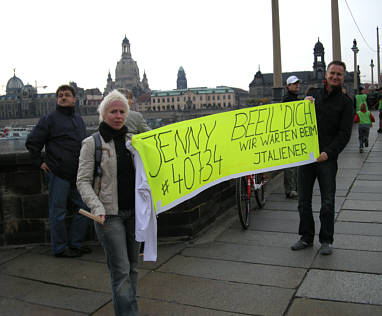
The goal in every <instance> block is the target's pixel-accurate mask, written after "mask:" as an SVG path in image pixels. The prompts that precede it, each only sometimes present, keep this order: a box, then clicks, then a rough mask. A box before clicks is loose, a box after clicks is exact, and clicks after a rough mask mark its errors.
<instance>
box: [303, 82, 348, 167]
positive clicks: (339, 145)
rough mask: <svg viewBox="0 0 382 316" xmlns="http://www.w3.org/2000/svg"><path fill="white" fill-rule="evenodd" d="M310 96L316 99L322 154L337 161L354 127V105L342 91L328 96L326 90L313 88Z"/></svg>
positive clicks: (337, 90)
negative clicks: (324, 153)
mask: <svg viewBox="0 0 382 316" xmlns="http://www.w3.org/2000/svg"><path fill="white" fill-rule="evenodd" d="M308 95H309V96H312V97H313V98H314V99H315V108H316V117H317V127H318V142H319V145H320V152H326V153H327V154H328V159H330V160H333V159H337V157H338V155H339V153H340V152H341V151H342V150H343V149H344V148H345V146H346V144H347V143H348V142H349V140H350V136H351V132H352V127H353V104H352V101H351V99H350V98H349V97H347V96H345V95H344V94H343V93H342V91H341V89H340V88H338V89H334V90H333V91H332V92H331V93H330V94H328V92H327V90H326V88H311V89H310V90H309V92H308Z"/></svg>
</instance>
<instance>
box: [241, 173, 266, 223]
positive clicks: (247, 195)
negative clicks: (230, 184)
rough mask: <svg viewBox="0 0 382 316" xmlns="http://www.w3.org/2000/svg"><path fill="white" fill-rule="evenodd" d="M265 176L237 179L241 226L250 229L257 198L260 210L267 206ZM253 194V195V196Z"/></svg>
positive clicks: (254, 175)
mask: <svg viewBox="0 0 382 316" xmlns="http://www.w3.org/2000/svg"><path fill="white" fill-rule="evenodd" d="M265 183H266V180H265V176H264V174H262V173H259V174H252V175H248V176H244V177H240V178H237V179H236V203H237V208H238V212H239V219H240V223H241V226H243V228H244V229H248V227H249V224H250V221H251V216H250V212H251V209H252V205H253V204H254V201H253V197H254V198H255V200H256V202H257V205H258V208H263V207H264V205H265V197H264V193H265ZM252 192H253V194H252Z"/></svg>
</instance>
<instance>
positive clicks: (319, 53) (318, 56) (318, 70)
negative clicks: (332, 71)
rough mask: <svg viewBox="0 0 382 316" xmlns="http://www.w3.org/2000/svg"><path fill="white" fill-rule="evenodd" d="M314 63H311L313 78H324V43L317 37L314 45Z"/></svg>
mask: <svg viewBox="0 0 382 316" xmlns="http://www.w3.org/2000/svg"><path fill="white" fill-rule="evenodd" d="M313 51H314V63H313V76H314V79H315V80H319V81H321V80H323V79H324V78H325V71H326V65H325V58H324V55H325V50H324V45H322V43H321V42H320V39H318V41H317V43H316V45H314V49H313Z"/></svg>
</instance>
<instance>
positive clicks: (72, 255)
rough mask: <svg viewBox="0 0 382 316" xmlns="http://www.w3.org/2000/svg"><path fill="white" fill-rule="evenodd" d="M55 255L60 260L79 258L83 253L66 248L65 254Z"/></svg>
mask: <svg viewBox="0 0 382 316" xmlns="http://www.w3.org/2000/svg"><path fill="white" fill-rule="evenodd" d="M54 255H55V257H59V258H77V257H81V256H82V252H81V251H79V250H78V249H70V248H65V250H64V251H63V252H60V253H55V254H54Z"/></svg>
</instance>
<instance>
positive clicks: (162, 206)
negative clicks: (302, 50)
mask: <svg viewBox="0 0 382 316" xmlns="http://www.w3.org/2000/svg"><path fill="white" fill-rule="evenodd" d="M132 144H133V146H134V148H135V149H136V150H137V151H138V152H139V154H140V156H141V158H142V161H143V164H144V167H145V171H146V175H147V178H148V182H149V185H150V188H151V192H152V196H153V199H154V207H155V209H156V212H157V213H160V212H163V211H166V210H168V209H170V208H172V207H174V206H175V205H177V204H179V203H181V202H183V201H185V200H187V199H189V198H191V197H193V196H195V195H196V194H198V193H199V192H201V191H203V190H205V189H206V188H208V187H211V186H213V185H216V184H217V183H220V182H222V181H225V180H228V179H232V178H235V177H239V176H242V175H246V174H251V173H258V172H265V171H271V170H276V169H281V168H285V167H291V166H298V165H302V164H307V163H311V162H313V161H314V160H315V159H316V158H317V157H318V155H319V148H318V137H317V125H316V114H315V107H314V104H313V103H312V102H310V101H308V100H306V101H296V102H288V103H277V104H268V105H262V106H257V107H252V108H245V109H240V110H236V111H230V112H224V113H219V114H215V115H210V116H205V117H202V118H197V119H193V120H188V121H183V122H178V123H175V124H171V125H167V126H164V127H161V128H158V129H155V130H152V131H149V132H146V133H143V134H139V135H134V136H133V139H132Z"/></svg>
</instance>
